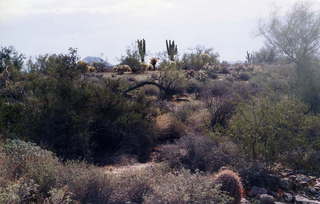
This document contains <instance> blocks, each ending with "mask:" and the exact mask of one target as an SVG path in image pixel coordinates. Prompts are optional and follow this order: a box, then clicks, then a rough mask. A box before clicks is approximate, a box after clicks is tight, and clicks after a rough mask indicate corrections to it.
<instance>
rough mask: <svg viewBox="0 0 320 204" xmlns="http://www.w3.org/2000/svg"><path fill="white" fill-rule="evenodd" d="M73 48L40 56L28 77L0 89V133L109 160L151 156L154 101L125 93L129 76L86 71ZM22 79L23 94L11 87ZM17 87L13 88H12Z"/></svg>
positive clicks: (80, 156) (67, 154) (64, 153)
mask: <svg viewBox="0 0 320 204" xmlns="http://www.w3.org/2000/svg"><path fill="white" fill-rule="evenodd" d="M76 61H77V55H76V53H75V51H74V50H71V53H70V54H68V55H52V56H45V57H41V58H39V59H38V60H37V61H36V62H35V67H37V69H35V70H34V71H32V72H30V73H25V74H24V79H25V80H24V81H18V82H15V83H13V84H12V85H10V87H9V88H8V89H6V90H5V91H7V92H8V96H5V95H0V122H1V123H0V133H2V134H4V135H5V136H6V137H13V138H20V139H24V140H27V141H32V142H35V143H37V144H41V145H42V146H43V147H45V148H47V149H49V150H52V151H54V152H55V153H57V155H58V156H61V157H63V158H68V159H70V158H73V159H83V158H85V159H86V160H89V161H94V162H105V161H106V160H108V159H110V156H112V155H113V154H115V153H118V154H119V153H128V154H136V155H139V156H141V157H140V158H146V157H147V156H148V150H149V148H150V147H151V146H152V143H153V136H152V131H151V129H152V121H151V122H150V115H152V112H153V111H152V106H150V103H149V101H148V100H147V99H146V98H145V97H143V96H142V95H141V96H139V97H137V98H135V99H134V100H132V99H129V98H127V97H125V96H124V95H123V94H122V91H123V90H124V89H125V88H126V87H127V85H126V83H125V82H124V81H118V80H114V81H113V80H110V79H109V80H108V79H103V78H97V77H95V76H91V77H90V76H86V75H84V74H82V73H83V70H82V69H81V67H79V66H78V63H77V62H76ZM18 84H20V85H19V86H21V88H22V90H23V91H22V94H21V96H20V97H19V98H17V97H15V96H14V95H13V94H12V93H14V91H15V90H16V88H15V87H17V85H18ZM11 87H12V89H11Z"/></svg>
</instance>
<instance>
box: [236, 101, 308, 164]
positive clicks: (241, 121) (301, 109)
mask: <svg viewBox="0 0 320 204" xmlns="http://www.w3.org/2000/svg"><path fill="white" fill-rule="evenodd" d="M305 111H306V106H305V105H304V104H302V103H300V102H299V101H295V100H290V99H281V100H280V101H277V99H274V98H269V97H262V98H255V99H253V100H251V101H248V102H247V103H246V104H241V105H240V106H239V108H238V110H237V113H236V114H235V115H234V116H233V118H232V119H231V122H230V131H231V135H232V137H233V138H234V139H235V141H236V142H237V143H239V144H240V145H241V146H242V149H243V150H244V151H245V152H246V153H247V154H248V155H249V156H250V158H252V159H258V158H260V159H263V160H264V161H266V162H271V161H279V160H281V157H286V156H285V155H287V154H288V153H290V152H295V151H299V149H301V148H304V146H305V144H306V138H305V136H304V134H303V131H304V129H305V125H306V116H305Z"/></svg>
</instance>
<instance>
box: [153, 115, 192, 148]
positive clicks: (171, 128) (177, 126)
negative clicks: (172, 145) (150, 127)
mask: <svg viewBox="0 0 320 204" xmlns="http://www.w3.org/2000/svg"><path fill="white" fill-rule="evenodd" d="M185 133H186V126H185V125H184V124H183V123H182V122H181V121H179V120H177V118H176V117H175V116H174V115H173V114H169V113H168V114H163V115H160V116H158V117H157V118H156V123H155V134H156V136H157V141H158V142H160V143H163V142H168V141H171V142H172V141H174V140H176V139H178V138H180V137H181V136H183V135H184V134H185Z"/></svg>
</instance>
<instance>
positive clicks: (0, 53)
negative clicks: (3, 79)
mask: <svg viewBox="0 0 320 204" xmlns="http://www.w3.org/2000/svg"><path fill="white" fill-rule="evenodd" d="M24 59H25V56H24V55H23V54H20V53H18V52H17V51H16V50H15V49H14V47H12V46H10V47H1V49H0V73H1V72H3V71H4V70H5V69H6V68H8V69H10V70H12V69H16V70H21V69H22V65H23V62H24Z"/></svg>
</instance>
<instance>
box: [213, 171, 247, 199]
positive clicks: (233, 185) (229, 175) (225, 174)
mask: <svg viewBox="0 0 320 204" xmlns="http://www.w3.org/2000/svg"><path fill="white" fill-rule="evenodd" d="M214 182H215V183H216V184H218V185H221V186H220V190H222V191H223V192H226V193H227V195H228V196H230V197H231V198H232V199H233V201H232V202H230V203H232V204H240V203H241V198H242V196H243V195H242V194H243V186H242V182H241V179H240V177H239V175H238V174H237V173H235V172H234V171H231V170H222V171H219V172H218V173H217V174H216V175H215V177H214Z"/></svg>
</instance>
